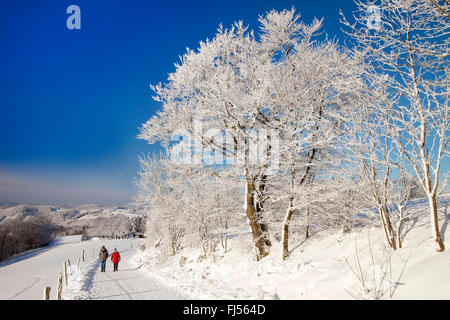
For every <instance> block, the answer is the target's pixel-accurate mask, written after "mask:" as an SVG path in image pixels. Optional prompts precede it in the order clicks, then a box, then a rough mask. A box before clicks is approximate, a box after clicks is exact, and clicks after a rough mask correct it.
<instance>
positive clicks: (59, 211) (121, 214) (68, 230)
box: [0, 202, 143, 237]
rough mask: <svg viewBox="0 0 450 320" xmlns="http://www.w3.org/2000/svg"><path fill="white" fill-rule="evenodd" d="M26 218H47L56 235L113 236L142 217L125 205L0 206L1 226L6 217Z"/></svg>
mask: <svg viewBox="0 0 450 320" xmlns="http://www.w3.org/2000/svg"><path fill="white" fill-rule="evenodd" d="M29 216H47V217H48V218H50V220H51V221H52V222H53V223H54V224H55V227H56V230H57V234H58V235H70V234H85V235H88V236H106V237H114V236H120V235H123V234H126V233H127V230H128V229H131V226H130V225H131V224H132V223H133V219H136V218H138V217H142V216H143V214H142V213H140V212H136V211H135V210H134V209H132V208H129V207H126V206H119V207H105V206H100V205H94V204H87V205H78V206H73V207H68V206H57V205H29V204H15V203H7V202H1V203H0V223H1V222H2V221H4V220H5V219H8V218H9V219H11V218H18V219H26V218H27V217H29Z"/></svg>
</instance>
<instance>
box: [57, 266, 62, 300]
mask: <svg viewBox="0 0 450 320" xmlns="http://www.w3.org/2000/svg"><path fill="white" fill-rule="evenodd" d="M62 278H63V276H62V273H59V277H58V286H57V289H56V290H57V291H56V299H57V300H61V296H62V285H63V279H62Z"/></svg>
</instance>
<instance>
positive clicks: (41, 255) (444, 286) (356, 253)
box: [0, 195, 450, 299]
mask: <svg viewBox="0 0 450 320" xmlns="http://www.w3.org/2000/svg"><path fill="white" fill-rule="evenodd" d="M449 204H450V196H449V195H447V196H445V197H443V198H441V199H440V208H439V214H440V225H441V232H442V235H443V237H444V241H445V244H446V246H447V250H446V251H445V252H443V253H437V252H435V251H434V243H433V239H432V237H431V232H430V225H429V215H428V211H427V203H426V202H425V201H423V200H418V201H414V202H412V203H411V212H410V216H409V219H408V221H407V222H406V223H405V226H404V229H403V235H404V239H403V244H404V246H403V248H401V249H399V250H397V251H395V252H392V251H390V249H388V248H387V247H386V244H385V243H386V240H385V238H384V234H383V233H382V230H381V229H377V228H363V229H359V230H353V231H352V232H351V233H350V234H345V235H344V234H342V232H340V231H336V232H328V233H319V234H315V235H313V236H312V237H311V238H309V239H307V240H303V241H300V242H297V243H294V242H293V243H291V253H292V254H291V257H290V258H289V259H288V260H286V261H282V259H281V245H280V243H279V242H277V241H276V239H273V240H274V241H273V247H272V251H271V254H270V255H269V256H268V257H266V258H264V259H263V260H262V261H259V262H257V261H256V260H255V257H254V254H253V252H254V251H253V248H252V244H251V242H250V235H249V234H248V230H247V231H246V230H245V229H244V228H243V229H242V230H235V232H234V233H235V236H234V237H231V238H230V239H229V242H228V251H227V252H226V253H224V252H223V250H222V249H221V248H220V246H218V247H217V249H216V251H215V252H214V253H210V254H209V255H208V256H206V257H202V252H201V249H196V248H185V249H184V250H182V251H181V253H179V254H177V255H175V256H171V257H169V259H168V260H167V261H165V262H161V261H160V259H159V258H158V257H157V256H156V255H155V252H154V251H153V250H151V249H150V250H144V251H142V250H140V249H138V248H140V244H143V243H144V241H145V240H143V239H135V240H133V239H126V240H101V239H95V240H94V239H93V240H89V241H82V239H81V237H80V236H71V237H62V238H58V239H55V241H54V242H53V243H52V244H51V245H49V246H47V247H44V248H41V249H37V250H33V251H30V252H26V253H23V254H20V255H17V256H15V257H12V258H10V259H8V260H6V261H4V262H2V263H1V264H0V299H42V293H43V289H44V287H45V286H51V287H52V294H51V296H52V299H54V298H55V295H56V283H57V278H58V275H59V273H60V272H61V271H62V265H63V262H64V261H67V259H70V261H71V265H72V268H71V275H70V278H69V286H68V287H67V288H66V287H65V286H64V290H63V298H64V299H354V298H357V299H389V298H392V299H450V281H449V279H450V243H449V241H448V239H450V229H449V228H448V222H449V220H450V213H449V212H447V207H448V205H449ZM101 245H105V246H106V247H107V248H108V250H109V251H110V252H112V251H113V249H114V248H117V249H118V250H119V252H120V253H121V256H122V261H121V263H120V265H119V272H112V263H111V262H110V261H108V263H107V267H106V268H107V272H106V273H101V272H99V269H100V268H99V262H98V259H97V254H98V250H99V248H100V247H101ZM147 245H149V244H147ZM148 247H152V246H148ZM83 249H84V250H85V254H86V260H87V261H86V263H85V264H83V265H82V266H81V268H80V270H77V268H76V263H77V260H78V257H79V256H80V255H81V252H82V250H83ZM93 256H94V257H93ZM356 258H359V263H358V260H357V259H356ZM358 278H359V279H358ZM361 279H362V280H363V281H361Z"/></svg>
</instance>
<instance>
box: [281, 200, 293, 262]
mask: <svg viewBox="0 0 450 320" xmlns="http://www.w3.org/2000/svg"><path fill="white" fill-rule="evenodd" d="M293 205H294V197H290V198H289V207H288V209H287V212H286V217H285V218H284V223H283V233H282V234H283V238H282V243H283V260H285V259H286V258H287V257H289V223H290V222H291V218H292V213H293V212H294V209H293Z"/></svg>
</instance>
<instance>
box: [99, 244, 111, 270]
mask: <svg viewBox="0 0 450 320" xmlns="http://www.w3.org/2000/svg"><path fill="white" fill-rule="evenodd" d="M108 256H109V254H108V250H106V248H105V246H102V248H101V249H100V253H99V254H98V258H99V259H100V261H101V263H102V264H101V272H105V270H106V260H107V259H108Z"/></svg>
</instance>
